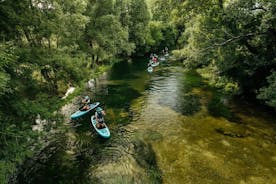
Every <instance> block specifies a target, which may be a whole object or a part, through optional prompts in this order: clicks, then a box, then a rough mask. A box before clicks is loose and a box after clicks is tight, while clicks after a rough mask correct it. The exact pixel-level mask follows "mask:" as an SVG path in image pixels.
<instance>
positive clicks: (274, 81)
mask: <svg viewBox="0 0 276 184" xmlns="http://www.w3.org/2000/svg"><path fill="white" fill-rule="evenodd" d="M267 81H268V86H266V87H262V88H261V89H260V93H259V94H258V96H257V97H258V98H259V99H261V100H264V101H265V103H267V104H268V105H270V106H272V107H274V108H275V107H276V92H275V88H276V72H272V74H271V75H270V76H268V77H267Z"/></svg>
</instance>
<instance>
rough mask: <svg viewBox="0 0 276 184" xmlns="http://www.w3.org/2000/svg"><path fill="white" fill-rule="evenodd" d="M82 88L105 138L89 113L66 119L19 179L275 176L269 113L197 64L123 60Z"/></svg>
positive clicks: (258, 179) (236, 179)
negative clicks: (151, 66)
mask: <svg viewBox="0 0 276 184" xmlns="http://www.w3.org/2000/svg"><path fill="white" fill-rule="evenodd" d="M87 93H88V94H89V95H90V96H92V98H93V99H94V100H96V101H100V102H101V103H102V105H103V107H104V108H105V109H106V111H107V116H106V121H107V124H108V126H109V128H110V130H111V138H110V139H108V140H104V139H102V138H100V137H98V136H97V134H96V133H95V131H94V130H93V128H92V126H91V124H90V122H89V118H90V117H89V116H87V117H85V118H82V119H81V120H80V121H78V122H72V124H74V125H78V126H75V127H73V126H72V128H70V130H69V131H68V132H67V133H66V134H65V135H63V136H60V137H58V138H57V141H56V142H55V143H52V144H50V145H49V147H48V148H46V149H45V150H44V151H43V152H41V153H40V154H38V156H37V157H38V158H37V159H34V160H33V162H30V163H28V164H26V165H25V169H23V172H22V173H21V175H19V177H18V183H166V184H171V183H174V184H178V183H179V184H182V183H185V184H187V183H224V184H225V183H226V184H227V183H235V184H236V183H240V184H243V183H250V184H251V183H264V184H266V183H276V178H275V173H276V167H275V166H276V147H275V143H276V141H275V117H273V116H272V114H271V113H270V112H266V111H265V110H263V109H260V108H256V107H254V105H252V104H248V103H246V102H243V101H241V100H239V101H238V102H237V101H234V100H230V98H229V97H227V96H225V95H222V94H221V93H219V92H218V91H217V90H215V89H213V88H211V87H210V86H208V85H207V83H206V81H204V80H203V79H202V78H201V77H200V76H199V75H198V74H197V73H196V72H188V71H185V70H184V68H183V67H181V66H174V65H171V64H170V63H167V64H165V65H161V66H158V67H157V68H155V70H154V72H153V73H152V74H149V73H147V71H146V60H134V61H128V62H127V61H125V62H121V63H117V64H115V65H114V67H113V68H112V70H111V71H110V72H108V73H107V74H105V75H103V76H102V77H100V78H99V79H97V80H96V82H95V87H94V88H93V89H88V90H87ZM70 113H72V112H70ZM79 125H80V126H79Z"/></svg>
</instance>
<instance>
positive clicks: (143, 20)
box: [129, 0, 150, 54]
mask: <svg viewBox="0 0 276 184" xmlns="http://www.w3.org/2000/svg"><path fill="white" fill-rule="evenodd" d="M129 15H130V25H129V41H130V42H133V43H135V46H136V50H135V52H136V54H144V52H145V51H146V49H147V48H146V40H147V37H148V36H149V27H148V24H149V21H150V13H149V10H148V7H147V4H146V2H145V0H131V1H130V7H129Z"/></svg>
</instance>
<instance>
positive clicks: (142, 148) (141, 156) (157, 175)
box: [133, 140, 162, 184]
mask: <svg viewBox="0 0 276 184" xmlns="http://www.w3.org/2000/svg"><path fill="white" fill-rule="evenodd" d="M133 145H134V150H135V154H134V158H135V160H136V162H137V163H138V164H139V165H140V166H141V167H142V168H144V169H145V170H146V172H147V175H148V177H149V178H150V180H151V181H152V184H155V183H156V184H159V183H162V171H161V170H160V169H159V167H158V165H157V161H156V155H155V152H154V150H153V148H152V146H151V144H146V143H145V142H143V141H140V140H136V141H134V142H133Z"/></svg>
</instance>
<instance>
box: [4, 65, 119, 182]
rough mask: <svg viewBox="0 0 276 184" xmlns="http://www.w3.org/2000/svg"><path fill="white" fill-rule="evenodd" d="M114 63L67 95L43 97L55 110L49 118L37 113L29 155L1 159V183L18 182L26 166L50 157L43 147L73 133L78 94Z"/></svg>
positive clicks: (75, 87)
mask: <svg viewBox="0 0 276 184" xmlns="http://www.w3.org/2000/svg"><path fill="white" fill-rule="evenodd" d="M117 62H118V61H117ZM114 63H115V62H114ZM114 63H112V64H111V65H102V66H98V67H97V68H95V69H94V70H92V72H91V74H90V75H89V76H88V77H87V79H86V80H83V81H81V82H80V84H79V85H78V86H70V88H74V91H72V92H71V93H70V94H67V95H66V97H65V98H56V99H55V100H50V101H49V99H48V98H45V99H44V100H43V99H41V101H45V102H48V103H47V106H48V107H49V110H50V111H51V113H48V112H47V114H48V118H47V119H44V118H41V116H40V115H39V114H38V115H37V116H36V118H35V122H34V124H33V126H32V127H31V128H32V132H35V133H36V134H37V136H36V137H34V138H33V140H29V141H30V142H32V143H33V144H34V145H30V146H31V149H28V152H27V155H26V154H22V157H18V158H17V159H16V161H3V162H1V163H2V165H1V167H0V171H1V172H0V173H1V177H0V181H1V183H7V182H8V180H9V183H15V181H17V178H16V177H17V175H19V174H20V173H21V172H22V170H24V168H25V167H26V165H28V166H30V164H31V163H34V162H36V161H37V160H41V161H42V162H44V161H45V160H47V154H45V153H44V151H43V150H48V148H49V147H53V146H52V145H53V144H57V142H59V141H57V139H59V140H60V139H63V140H64V138H62V137H63V136H64V135H67V136H70V135H68V134H70V129H71V128H72V126H68V125H70V114H71V113H73V112H74V111H75V110H76V109H78V105H77V104H78V100H79V99H78V96H80V95H81V94H83V93H85V91H86V90H87V88H88V87H89V82H90V81H92V80H94V79H95V78H97V77H99V76H100V75H102V74H104V73H105V72H107V71H108V70H110V68H111V67H112V65H113V64H114ZM90 87H91V86H90ZM70 88H69V89H70ZM56 109H59V110H56ZM59 144H61V142H59ZM53 151H54V150H53ZM23 152H26V150H23ZM42 155H44V156H42ZM43 160H44V161H43ZM7 167H8V168H7Z"/></svg>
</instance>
